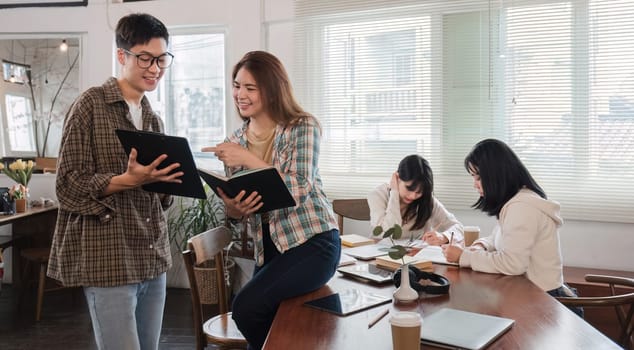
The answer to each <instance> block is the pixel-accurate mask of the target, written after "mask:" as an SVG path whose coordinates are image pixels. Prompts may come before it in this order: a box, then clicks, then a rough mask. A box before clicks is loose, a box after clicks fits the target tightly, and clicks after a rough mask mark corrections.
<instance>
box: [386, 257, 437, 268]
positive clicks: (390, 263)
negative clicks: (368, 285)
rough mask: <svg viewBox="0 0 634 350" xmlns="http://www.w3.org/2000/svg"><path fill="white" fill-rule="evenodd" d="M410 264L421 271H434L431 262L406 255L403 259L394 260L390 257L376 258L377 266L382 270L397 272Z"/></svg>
mask: <svg viewBox="0 0 634 350" xmlns="http://www.w3.org/2000/svg"><path fill="white" fill-rule="evenodd" d="M403 262H404V263H405V264H410V265H412V266H416V267H417V268H418V269H419V270H423V271H430V272H431V271H432V270H433V267H432V262H431V261H429V260H425V259H421V258H417V257H415V256H409V255H405V256H404V257H403V259H392V258H390V257H389V256H388V255H384V256H379V257H377V258H376V266H377V267H380V268H382V269H386V270H390V271H396V269H398V268H399V267H401V265H403Z"/></svg>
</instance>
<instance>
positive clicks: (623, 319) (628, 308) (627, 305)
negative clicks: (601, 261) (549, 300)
mask: <svg viewBox="0 0 634 350" xmlns="http://www.w3.org/2000/svg"><path fill="white" fill-rule="evenodd" d="M585 280H586V281H587V282H592V283H605V284H608V286H609V289H610V292H611V295H609V296H601V297H570V298H569V297H557V300H559V301H560V302H561V303H562V304H564V305H566V306H582V307H584V308H585V307H614V310H615V311H616V316H617V318H618V320H619V323H620V325H621V331H620V335H619V338H618V343H619V345H621V346H623V347H624V348H625V349H632V346H633V344H634V341H633V335H632V330H633V329H634V323H633V322H632V315H633V314H634V289H633V288H634V278H625V277H616V276H605V275H590V274H588V275H586V276H585ZM616 287H625V291H629V292H627V293H620V292H621V291H622V290H623V289H621V291H619V290H617V288H616Z"/></svg>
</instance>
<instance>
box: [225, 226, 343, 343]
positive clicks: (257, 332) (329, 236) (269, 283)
mask: <svg viewBox="0 0 634 350" xmlns="http://www.w3.org/2000/svg"><path fill="white" fill-rule="evenodd" d="M263 227H265V229H264V232H263V236H264V264H263V265H262V266H256V268H255V271H254V272H253V278H252V279H251V280H250V281H249V282H248V283H247V284H246V285H245V286H244V287H243V288H242V289H241V290H240V291H239V292H238V294H237V295H236V297H235V299H234V300H233V306H232V312H233V319H234V320H235V322H236V324H237V326H238V328H239V329H240V331H241V332H242V334H243V335H244V337H245V338H246V339H247V341H248V342H249V349H261V348H262V346H263V345H264V341H265V340H266V336H267V335H268V333H269V329H270V328H271V324H272V323H273V318H274V317H275V313H276V312H277V308H278V307H279V305H280V303H281V302H282V301H283V300H286V299H289V298H293V297H296V296H298V295H302V294H306V293H308V292H312V291H314V290H316V289H318V288H320V287H321V286H323V285H324V284H326V283H327V282H328V281H329V280H330V278H331V277H332V276H333V275H334V273H335V271H336V269H337V264H338V263H339V258H340V256H341V240H340V238H339V231H338V230H336V229H334V230H330V231H326V232H322V233H320V234H317V235H315V236H314V237H312V238H310V239H309V240H308V241H306V242H304V243H303V244H302V245H300V246H298V247H295V248H292V249H289V250H288V251H286V252H284V254H280V253H279V252H278V251H277V249H276V248H275V246H274V245H273V242H272V241H271V237H270V233H269V230H268V225H263Z"/></svg>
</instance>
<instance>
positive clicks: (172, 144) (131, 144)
mask: <svg viewBox="0 0 634 350" xmlns="http://www.w3.org/2000/svg"><path fill="white" fill-rule="evenodd" d="M115 133H116V134H117V137H118V138H119V141H120V142H121V145H122V146H123V149H124V150H125V152H126V154H128V155H129V154H130V150H131V149H132V148H135V149H136V150H137V161H138V162H139V163H140V164H143V165H148V164H150V163H152V161H154V160H155V159H156V158H157V157H158V156H160V155H161V154H167V159H165V160H164V161H163V162H162V163H161V164H160V165H159V166H158V168H159V169H161V168H164V167H166V166H168V165H170V164H172V163H180V168H178V169H177V171H182V172H184V175H183V176H182V177H181V178H180V179H181V180H182V183H180V184H179V183H168V182H155V183H151V184H147V185H143V189H144V190H146V191H150V192H158V193H165V194H172V195H177V196H183V197H193V198H200V199H205V198H207V196H206V194H205V189H204V188H203V184H202V181H201V180H200V176H199V175H198V170H197V169H196V163H195V162H194V156H193V155H192V152H191V149H190V148H189V142H187V139H186V138H184V137H179V136H169V135H165V134H160V133H156V132H150V131H139V130H123V129H117V130H115Z"/></svg>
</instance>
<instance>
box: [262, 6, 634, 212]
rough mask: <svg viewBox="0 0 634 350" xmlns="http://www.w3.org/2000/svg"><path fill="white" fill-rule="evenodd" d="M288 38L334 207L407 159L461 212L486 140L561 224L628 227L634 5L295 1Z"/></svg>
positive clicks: (633, 194) (633, 179) (633, 155)
mask: <svg viewBox="0 0 634 350" xmlns="http://www.w3.org/2000/svg"><path fill="white" fill-rule="evenodd" d="M292 31H293V32H294V37H293V38H294V39H293V41H294V43H293V45H294V47H295V50H294V53H293V56H294V59H293V60H292V62H285V63H286V64H287V65H290V67H289V70H290V71H291V72H292V78H293V83H294V86H295V89H296V92H297V95H298V97H299V99H300V101H301V103H302V105H303V106H304V107H305V108H306V109H307V110H309V111H310V112H312V113H314V114H315V115H316V116H317V117H318V118H319V119H320V121H321V123H322V127H323V131H324V137H323V140H322V148H321V158H320V171H321V174H322V178H323V181H324V187H325V189H326V192H327V193H328V195H329V196H330V197H331V198H343V197H364V196H365V195H366V194H367V193H368V192H369V191H370V190H371V189H372V188H374V187H375V186H376V185H378V184H379V183H381V182H386V181H388V180H389V177H390V175H391V173H392V172H394V171H395V170H396V167H397V164H398V162H399V160H400V159H401V158H403V157H404V156H406V155H408V154H412V153H418V154H420V155H422V156H423V157H425V158H426V159H428V160H429V161H430V163H431V165H432V168H433V170H434V180H435V184H436V188H435V194H436V196H437V197H439V198H440V200H441V201H442V202H443V203H445V204H446V205H447V206H448V207H450V208H454V209H457V208H468V207H469V206H470V205H471V204H472V203H473V202H475V200H476V199H477V198H476V196H477V194H476V193H475V191H474V190H473V188H472V182H471V178H470V176H468V175H467V173H466V171H465V170H464V168H463V164H462V162H463V159H464V157H465V155H466V154H467V153H468V152H469V150H470V149H471V147H472V146H473V145H474V144H475V143H476V142H477V141H479V140H481V139H484V138H488V137H494V138H499V139H502V140H504V141H505V142H507V143H508V144H509V145H510V146H511V147H512V148H513V149H514V150H515V151H516V153H517V154H518V155H519V156H520V158H521V159H522V160H523V161H524V163H525V164H526V166H527V167H528V168H529V170H530V171H531V173H532V174H533V176H534V177H536V179H537V181H538V182H539V183H540V184H541V185H542V187H544V189H545V190H546V193H547V194H548V195H549V197H550V198H552V199H554V200H557V201H559V202H560V203H561V204H562V214H563V215H564V217H565V218H570V219H581V220H600V221H613V222H634V206H633V205H632V204H631V201H632V199H634V189H633V188H634V132H633V131H634V40H632V38H634V1H632V0H628V1H625V0H624V1H615V0H580V1H577V0H569V1H519V0H518V1H508V0H507V1H500V0H498V1H493V0H492V1H476V0H454V1H451V0H445V1H409V0H405V1H399V0H374V1H372V0H338V1H328V0H296V1H295V17H294V21H293V23H292ZM280 38H284V36H280ZM269 40H270V46H271V47H275V46H276V45H283V44H282V43H276V42H275V40H276V37H275V36H272V37H271V38H270V39H269ZM280 40H283V39H280Z"/></svg>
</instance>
